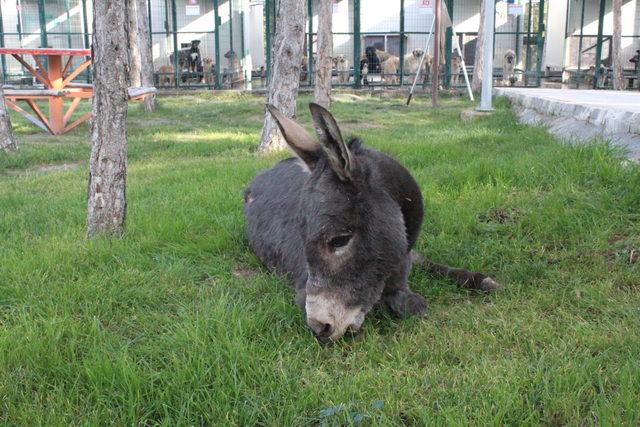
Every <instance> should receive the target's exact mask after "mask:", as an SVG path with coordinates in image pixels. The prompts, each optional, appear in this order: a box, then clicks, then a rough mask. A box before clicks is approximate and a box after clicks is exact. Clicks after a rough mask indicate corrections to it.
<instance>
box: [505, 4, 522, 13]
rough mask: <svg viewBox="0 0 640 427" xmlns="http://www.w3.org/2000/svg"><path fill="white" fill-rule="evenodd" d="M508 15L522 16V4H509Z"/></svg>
mask: <svg viewBox="0 0 640 427" xmlns="http://www.w3.org/2000/svg"><path fill="white" fill-rule="evenodd" d="M508 7H509V15H515V16H518V15H524V5H523V4H509V5H508Z"/></svg>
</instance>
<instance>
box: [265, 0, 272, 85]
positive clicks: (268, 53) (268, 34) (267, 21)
mask: <svg viewBox="0 0 640 427" xmlns="http://www.w3.org/2000/svg"><path fill="white" fill-rule="evenodd" d="M263 7H264V9H263V12H264V26H265V31H264V34H265V39H266V46H265V56H266V62H267V64H266V65H267V67H266V71H267V85H268V84H269V81H270V80H271V1H270V0H265V2H264V6H263Z"/></svg>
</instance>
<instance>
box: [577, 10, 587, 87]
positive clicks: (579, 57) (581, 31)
mask: <svg viewBox="0 0 640 427" xmlns="http://www.w3.org/2000/svg"><path fill="white" fill-rule="evenodd" d="M586 1H587V0H582V11H581V12H580V39H579V40H578V83H577V84H576V87H577V88H578V89H580V82H581V81H582V39H583V38H584V3H585V2H586Z"/></svg>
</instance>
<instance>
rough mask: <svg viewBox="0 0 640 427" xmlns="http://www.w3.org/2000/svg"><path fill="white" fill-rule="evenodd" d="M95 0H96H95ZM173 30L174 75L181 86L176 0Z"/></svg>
mask: <svg viewBox="0 0 640 427" xmlns="http://www.w3.org/2000/svg"><path fill="white" fill-rule="evenodd" d="M94 1H95V0H94ZM171 26H172V28H171V30H172V34H173V76H174V80H175V82H174V85H175V87H178V86H180V78H181V77H182V76H181V74H182V73H181V72H182V70H178V65H179V64H180V58H179V57H178V51H179V49H178V17H177V15H176V0H171Z"/></svg>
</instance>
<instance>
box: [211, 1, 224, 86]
mask: <svg viewBox="0 0 640 427" xmlns="http://www.w3.org/2000/svg"><path fill="white" fill-rule="evenodd" d="M218 6H219V0H213V19H214V20H215V34H214V35H213V40H214V50H215V52H214V56H215V57H216V84H215V88H216V89H222V82H221V81H220V68H221V64H220V14H219V13H218Z"/></svg>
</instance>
